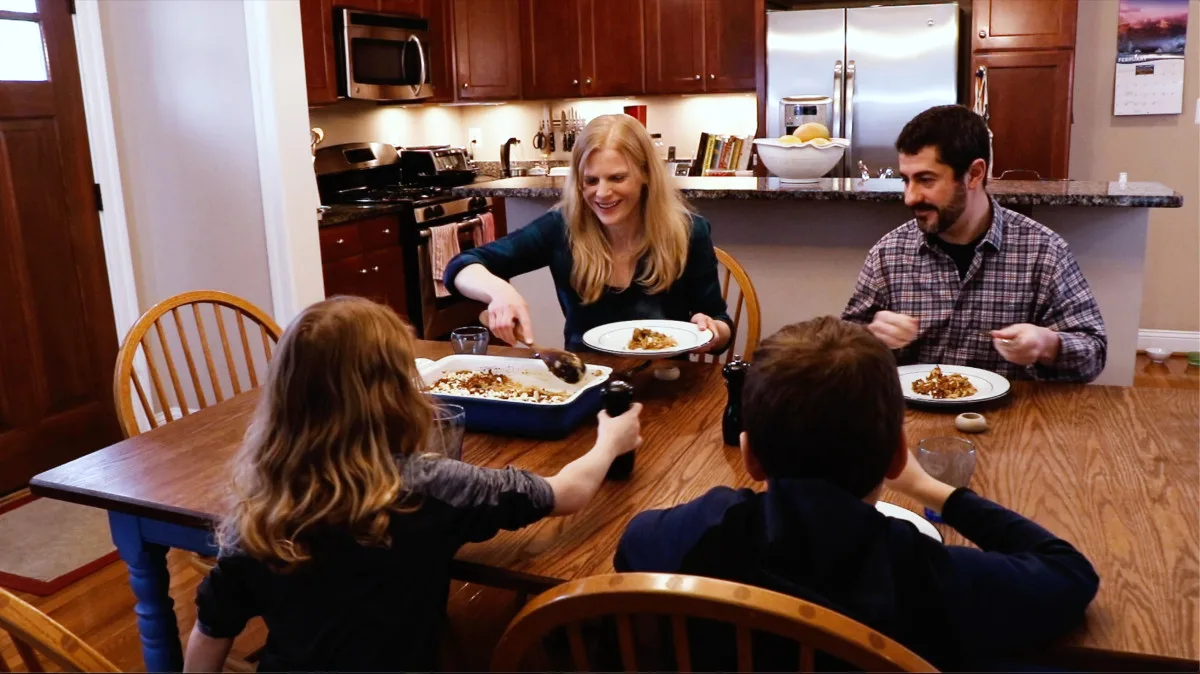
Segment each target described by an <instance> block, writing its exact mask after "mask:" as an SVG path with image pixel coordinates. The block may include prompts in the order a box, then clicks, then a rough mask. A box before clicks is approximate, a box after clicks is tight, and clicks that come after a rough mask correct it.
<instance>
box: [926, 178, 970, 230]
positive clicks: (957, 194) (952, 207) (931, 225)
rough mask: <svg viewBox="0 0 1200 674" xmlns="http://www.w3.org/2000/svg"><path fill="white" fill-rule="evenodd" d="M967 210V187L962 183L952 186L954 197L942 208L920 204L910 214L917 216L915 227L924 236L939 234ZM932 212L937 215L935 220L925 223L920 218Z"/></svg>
mask: <svg viewBox="0 0 1200 674" xmlns="http://www.w3.org/2000/svg"><path fill="white" fill-rule="evenodd" d="M966 210H967V186H966V185H964V184H962V183H957V184H955V186H954V196H953V197H951V199H950V203H948V204H946V205H945V206H944V207H941V208H939V207H937V206H934V205H932V204H929V203H920V204H917V205H916V206H914V207H913V209H912V212H913V214H914V215H916V216H917V227H918V228H920V230H921V231H922V232H925V233H926V234H941V233H943V232H945V231H946V230H948V229H950V228H951V227H953V226H954V223H956V222H958V219H959V218H961V217H962V214H963V212H964V211H966ZM930 212H934V213H937V220H935V221H933V222H927V221H926V220H925V219H924V218H923V217H922V216H923V215H924V214H927V213H930Z"/></svg>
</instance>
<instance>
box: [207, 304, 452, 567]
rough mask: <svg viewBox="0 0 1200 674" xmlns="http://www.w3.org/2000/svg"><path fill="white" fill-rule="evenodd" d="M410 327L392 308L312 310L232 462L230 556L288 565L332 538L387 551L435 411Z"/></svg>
mask: <svg viewBox="0 0 1200 674" xmlns="http://www.w3.org/2000/svg"><path fill="white" fill-rule="evenodd" d="M413 349H414V341H413V335H412V329H411V328H410V327H409V326H408V324H406V323H405V322H404V321H403V320H401V319H400V317H399V316H397V315H396V314H395V313H393V312H392V310H391V309H388V308H387V307H384V306H382V305H379V304H376V303H374V302H371V301H370V300H366V299H362V298H357V297H335V298H332V299H329V300H325V301H323V302H318V303H316V304H314V305H312V306H310V307H308V308H307V309H305V310H304V311H303V312H301V314H300V315H299V316H298V317H297V318H296V320H295V321H294V322H293V323H292V325H291V326H290V327H288V329H287V331H286V332H284V333H283V337H282V338H281V339H280V340H279V344H278V347H277V349H276V351H275V353H274V355H273V357H272V360H271V365H270V368H269V371H268V374H267V381H266V383H265V384H264V386H263V390H262V398H261V400H259V403H258V409H257V410H256V411H255V416H254V421H253V423H252V424H251V426H250V430H249V431H248V432H247V434H246V438H245V440H244V442H243V444H242V447H241V449H240V450H239V452H238V454H237V458H236V459H235V462H234V480H233V490H234V500H233V505H232V508H231V509H230V511H229V513H228V515H227V516H226V517H225V519H224V520H223V521H222V522H221V524H220V526H219V527H218V530H217V540H218V543H219V545H220V546H221V549H222V550H233V549H236V550H239V551H241V552H244V553H246V554H248V555H250V556H252V557H254V558H256V559H261V560H264V561H267V562H270V563H272V564H274V565H276V566H277V567H281V568H285V569H290V568H294V567H295V566H296V565H298V564H301V563H304V562H306V561H308V560H310V559H311V558H312V556H313V549H312V544H313V540H314V539H315V538H317V537H320V536H325V535H329V534H341V535H345V536H349V537H353V538H354V539H355V540H357V541H358V542H359V543H360V544H363V545H370V546H387V545H390V544H391V540H390V537H389V536H388V523H389V521H390V518H391V515H392V513H395V512H401V511H402V510H404V509H405V508H404V507H402V506H401V505H400V501H402V500H403V498H402V497H403V494H402V492H403V484H402V482H401V467H400V466H399V465H398V463H397V457H398V456H400V457H407V456H410V455H412V454H413V453H414V452H416V451H419V450H420V448H421V446H422V445H423V444H424V442H425V438H426V437H427V435H428V432H429V429H430V426H431V424H432V418H433V407H432V405H431V404H430V403H429V401H428V400H427V399H426V397H425V396H424V394H422V393H421V390H420V388H419V387H418V385H417V384H415V383H414V378H415V377H417V376H418V375H417V368H416V365H415V364H414V362H413Z"/></svg>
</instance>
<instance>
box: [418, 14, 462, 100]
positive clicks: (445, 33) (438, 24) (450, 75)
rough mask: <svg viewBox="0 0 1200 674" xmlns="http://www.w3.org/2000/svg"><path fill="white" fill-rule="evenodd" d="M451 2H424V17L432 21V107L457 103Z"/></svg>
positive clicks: (430, 37)
mask: <svg viewBox="0 0 1200 674" xmlns="http://www.w3.org/2000/svg"><path fill="white" fill-rule="evenodd" d="M450 2H451V0H425V6H424V10H425V15H426V17H427V18H428V19H429V54H428V55H427V59H428V61H429V84H430V85H431V86H433V90H434V92H435V93H434V95H433V98H430V99H429V102H431V103H446V102H449V101H453V100H454V94H455V91H454V26H453V24H452V16H451V11H450Z"/></svg>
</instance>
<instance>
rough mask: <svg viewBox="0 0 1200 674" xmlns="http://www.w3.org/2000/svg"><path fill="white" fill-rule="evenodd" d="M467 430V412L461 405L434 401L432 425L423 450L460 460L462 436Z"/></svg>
mask: <svg viewBox="0 0 1200 674" xmlns="http://www.w3.org/2000/svg"><path fill="white" fill-rule="evenodd" d="M466 432H467V412H466V410H464V409H463V407H462V405H454V404H451V403H440V402H435V403H434V410H433V426H431V427H430V429H429V439H428V441H427V442H426V446H425V451H428V452H433V453H435V454H441V455H442V456H444V457H446V458H448V459H454V460H455V461H462V448H463V436H464V435H465V434H466Z"/></svg>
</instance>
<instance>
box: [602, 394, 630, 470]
mask: <svg viewBox="0 0 1200 674" xmlns="http://www.w3.org/2000/svg"><path fill="white" fill-rule="evenodd" d="M601 400H603V401H604V411H605V412H606V413H607V414H608V416H610V417H619V416H621V415H622V414H625V413H626V412H628V411H629V408H630V407H633V386H631V385H630V384H629V382H626V381H621V380H619V379H610V380H609V381H608V383H607V384H605V385H604V390H603V393H602V394H601ZM634 451H636V450H634ZM633 457H634V452H633V451H630V452H626V453H624V454H622V455H620V456H618V457H617V458H615V459H613V462H612V463H611V464H610V465H609V467H608V473H607V474H606V475H605V476H604V477H605V478H606V479H609V480H626V479H628V478H629V476H630V474H632V473H633V461H634V458H633Z"/></svg>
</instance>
